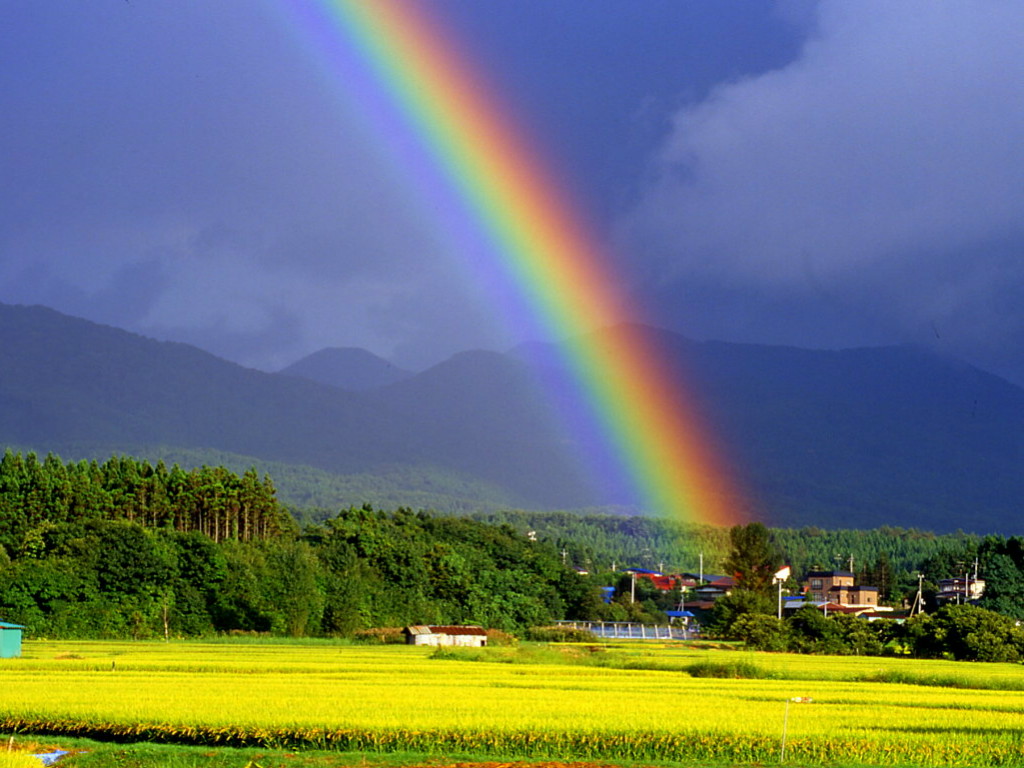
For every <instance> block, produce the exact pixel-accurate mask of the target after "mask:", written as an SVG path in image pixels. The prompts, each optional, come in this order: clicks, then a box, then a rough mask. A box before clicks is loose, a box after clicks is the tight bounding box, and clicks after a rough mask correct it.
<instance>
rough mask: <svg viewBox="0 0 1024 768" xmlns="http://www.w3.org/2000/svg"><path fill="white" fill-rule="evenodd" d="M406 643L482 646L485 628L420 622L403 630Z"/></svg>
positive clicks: (485, 643) (484, 640) (485, 636)
mask: <svg viewBox="0 0 1024 768" xmlns="http://www.w3.org/2000/svg"><path fill="white" fill-rule="evenodd" d="M403 633H404V634H405V642H406V645H459V646H471V647H476V648H479V647H482V646H485V645H487V630H486V629H484V628H482V627H442V626H429V627H428V626H424V625H422V624H418V625H414V626H410V627H406V628H405V629H404V630H403Z"/></svg>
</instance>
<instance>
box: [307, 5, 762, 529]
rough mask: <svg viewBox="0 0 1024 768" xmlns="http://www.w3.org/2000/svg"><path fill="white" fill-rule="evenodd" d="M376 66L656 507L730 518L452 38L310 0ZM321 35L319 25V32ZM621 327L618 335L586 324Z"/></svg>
mask: <svg viewBox="0 0 1024 768" xmlns="http://www.w3.org/2000/svg"><path fill="white" fill-rule="evenodd" d="M311 1H312V0H311ZM315 5H316V6H317V9H318V10H319V11H320V14H319V16H318V18H320V19H322V20H323V23H326V24H328V25H330V26H331V27H332V29H333V30H334V32H335V35H336V36H340V37H342V38H344V39H345V44H346V45H349V46H353V47H355V48H357V49H358V51H359V58H360V59H361V60H362V61H364V62H365V65H366V66H368V67H369V68H370V69H371V70H372V72H373V73H374V80H375V81H376V83H377V87H378V88H379V89H380V90H382V91H384V92H385V93H386V94H387V95H388V97H389V98H390V100H391V101H392V102H393V104H394V105H395V108H396V109H397V110H398V111H399V112H400V113H401V115H402V116H403V119H404V120H406V121H407V122H408V125H409V127H410V128H411V130H412V131H413V132H414V133H415V134H416V135H417V136H418V137H419V141H420V142H422V144H423V145H424V147H425V148H426V151H427V152H429V153H430V155H431V156H432V158H433V160H434V162H435V164H436V165H437V166H438V167H439V168H441V169H442V171H441V172H442V173H443V175H444V178H445V180H446V183H447V184H449V185H450V187H451V189H452V190H453V191H454V192H455V194H456V195H457V196H458V197H459V199H460V200H461V201H462V204H463V206H464V209H465V210H466V211H468V212H470V215H471V216H472V218H473V219H474V220H475V222H476V224H477V225H478V226H479V227H481V228H482V229H483V231H484V232H485V233H486V239H487V241H488V242H489V243H490V251H491V253H490V254H488V257H489V258H493V259H495V260H498V261H500V263H501V267H502V268H503V270H504V272H505V274H506V275H507V276H508V279H511V280H512V281H513V282H514V283H515V285H516V288H517V292H518V293H519V294H520V295H521V296H522V297H523V298H524V300H525V301H526V303H528V304H529V306H530V308H531V311H532V312H533V313H534V314H535V319H537V320H539V324H540V325H541V326H543V327H544V328H545V329H546V330H547V331H548V332H550V333H552V334H553V335H556V336H558V337H562V338H565V339H567V340H568V341H567V344H566V345H565V346H566V348H567V350H568V352H567V358H568V359H567V360H566V361H565V362H566V364H567V365H568V367H569V368H570V370H571V372H572V374H573V377H574V379H575V382H576V385H577V388H578V390H579V391H580V393H581V394H582V396H583V397H584V398H585V400H586V401H587V403H588V404H589V405H590V407H591V409H592V411H593V413H594V414H595V415H596V417H597V418H598V420H599V421H600V423H601V425H602V428H603V432H604V433H605V434H606V435H607V436H608V437H609V438H610V439H611V441H612V442H613V444H614V446H615V452H616V454H617V455H618V456H619V457H620V459H621V461H622V462H624V463H625V465H626V467H627V469H628V472H629V475H630V476H631V478H632V479H633V482H634V484H635V486H636V488H637V490H638V491H639V493H640V494H641V496H642V498H643V501H644V504H645V506H647V507H649V508H650V510H651V511H653V512H655V513H658V514H663V515H668V516H671V517H675V518H682V519H684V520H688V521H693V522H705V523H712V524H721V525H726V524H733V523H735V522H738V521H739V520H740V518H741V516H742V515H741V512H740V508H741V505H740V503H739V501H738V498H739V494H738V493H736V491H735V489H734V487H733V485H732V484H731V483H730V482H729V480H728V478H727V476H726V474H725V473H724V472H723V471H722V468H721V467H720V465H719V461H718V460H717V459H716V457H715V455H714V452H713V451H712V450H710V449H709V447H708V446H709V441H708V440H707V439H706V434H707V433H706V432H705V430H704V429H703V428H702V427H701V425H700V422H699V420H698V418H697V417H696V414H695V413H694V412H693V409H691V408H688V407H687V403H686V402H685V394H684V393H682V392H680V391H678V390H677V389H676V387H675V385H674V384H673V381H674V379H673V377H671V376H669V375H668V372H667V371H666V370H665V369H664V367H663V365H662V362H661V360H660V359H659V355H658V354H657V353H656V350H655V349H654V348H653V346H652V344H651V343H650V342H649V341H648V340H647V339H646V338H645V337H644V335H643V334H642V333H641V332H640V330H639V329H638V327H637V326H635V325H619V324H621V323H623V321H626V320H629V319H631V318H630V313H629V311H628V309H629V308H628V304H627V302H626V301H625V297H624V296H623V294H622V293H621V292H620V288H619V286H620V285H621V283H620V282H619V281H618V280H617V279H616V278H615V276H614V275H613V274H612V271H611V266H610V260H609V259H608V258H607V254H606V253H605V252H604V250H603V248H602V247H600V246H599V244H598V242H597V240H596V238H593V237H591V236H590V235H589V234H588V233H587V231H586V230H585V228H584V227H582V226H580V224H579V220H578V219H577V218H576V217H575V216H574V214H573V212H572V207H571V206H570V205H569V204H568V201H567V200H566V199H565V195H563V194H562V193H561V190H560V187H559V185H558V184H556V183H555V182H554V180H553V179H551V178H549V176H548V174H547V173H546V171H545V169H544V168H543V167H541V166H540V164H539V163H538V162H537V160H536V157H535V153H534V152H532V151H530V148H529V147H527V146H525V144H524V143H523V141H522V140H521V139H520V137H519V136H518V135H517V134H516V133H515V132H514V131H513V130H512V128H511V125H512V122H511V121H510V120H508V119H506V117H505V113H504V111H503V110H502V109H500V108H499V107H498V105H497V104H496V103H494V100H493V99H492V98H490V97H489V95H488V90H487V89H486V88H484V87H483V85H482V84H481V83H479V82H477V80H476V78H475V76H474V73H473V71H472V69H471V68H470V67H468V66H467V65H466V64H465V63H464V61H463V60H461V59H460V57H459V56H458V55H457V51H456V47H455V46H454V45H453V44H452V43H451V42H450V41H448V40H447V39H446V38H445V36H444V34H442V32H441V31H440V30H439V29H438V28H436V27H435V26H434V25H433V23H432V21H431V20H430V19H428V18H427V17H426V16H425V15H424V14H423V12H422V7H421V4H420V3H418V2H414V1H412V0H318V1H317V2H315ZM319 32H320V35H321V37H323V35H324V34H325V32H324V30H320V31H319ZM610 326H617V328H618V330H617V331H616V332H615V333H601V334H595V333H593V331H594V330H595V329H602V328H607V327H610Z"/></svg>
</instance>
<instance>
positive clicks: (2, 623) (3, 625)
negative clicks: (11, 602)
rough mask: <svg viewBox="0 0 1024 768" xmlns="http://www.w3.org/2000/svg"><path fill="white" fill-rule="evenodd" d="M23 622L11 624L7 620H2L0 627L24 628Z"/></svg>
mask: <svg viewBox="0 0 1024 768" xmlns="http://www.w3.org/2000/svg"><path fill="white" fill-rule="evenodd" d="M24 628H25V627H24V626H22V625H21V624H11V623H10V622H7V621H0V629H24Z"/></svg>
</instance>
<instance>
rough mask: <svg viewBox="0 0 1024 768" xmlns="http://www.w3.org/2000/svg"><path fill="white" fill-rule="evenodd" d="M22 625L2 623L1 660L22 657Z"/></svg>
mask: <svg viewBox="0 0 1024 768" xmlns="http://www.w3.org/2000/svg"><path fill="white" fill-rule="evenodd" d="M23 629H24V627H23V626H21V624H10V623H8V622H6V621H0V659H16V658H18V657H19V656H21V630H23Z"/></svg>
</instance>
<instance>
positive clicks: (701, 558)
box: [698, 552, 704, 584]
mask: <svg viewBox="0 0 1024 768" xmlns="http://www.w3.org/2000/svg"><path fill="white" fill-rule="evenodd" d="M698 576H699V577H700V578H699V581H700V582H701V583H702V584H703V583H704V553H703V552H701V553H700V573H699V574H698Z"/></svg>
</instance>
